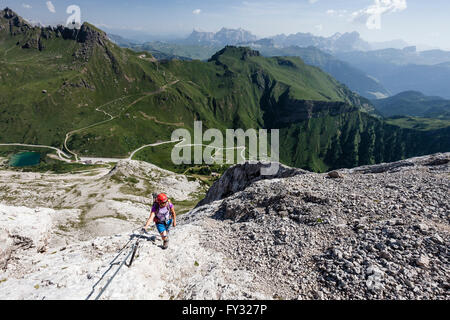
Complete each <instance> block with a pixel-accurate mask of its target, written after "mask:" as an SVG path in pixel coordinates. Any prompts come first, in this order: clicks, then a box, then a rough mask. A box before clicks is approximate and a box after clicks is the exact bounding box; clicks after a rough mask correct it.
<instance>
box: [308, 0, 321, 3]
mask: <svg viewBox="0 0 450 320" xmlns="http://www.w3.org/2000/svg"><path fill="white" fill-rule="evenodd" d="M317 1H319V0H309V3H311V4H313V3H316V2H317Z"/></svg>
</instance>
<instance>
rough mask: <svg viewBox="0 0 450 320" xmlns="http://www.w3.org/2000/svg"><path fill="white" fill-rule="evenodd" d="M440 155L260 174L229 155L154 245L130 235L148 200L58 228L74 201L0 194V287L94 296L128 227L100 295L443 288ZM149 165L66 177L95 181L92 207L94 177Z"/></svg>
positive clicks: (103, 179) (312, 294) (1, 293)
mask: <svg viewBox="0 0 450 320" xmlns="http://www.w3.org/2000/svg"><path fill="white" fill-rule="evenodd" d="M449 163H450V154H449V153H447V154H437V155H434V156H426V157H420V158H413V159H408V160H403V161H399V162H396V163H389V164H380V165H376V166H365V167H359V168H355V169H343V170H339V171H335V172H332V173H328V174H317V173H309V172H306V171H302V170H297V169H291V168H287V167H283V166H281V167H280V171H279V173H278V175H277V176H275V177H272V178H267V177H261V176H259V173H258V168H259V167H260V166H261V165H258V164H245V165H239V166H235V167H233V168H231V169H229V171H227V172H226V173H225V174H224V175H223V177H222V178H221V179H220V180H219V181H218V182H216V184H215V185H213V186H212V187H211V188H210V190H209V192H208V194H207V196H206V198H205V200H204V201H203V202H202V203H201V204H200V205H199V206H198V207H197V208H195V209H194V210H192V211H191V212H189V213H188V214H185V215H183V216H180V217H179V221H178V222H179V223H178V226H177V227H176V228H175V229H173V231H172V233H171V241H170V246H169V249H167V250H165V251H163V250H162V249H161V247H160V239H159V236H158V235H157V233H156V232H155V230H154V229H152V230H150V232H149V234H144V235H142V236H139V234H138V231H137V230H138V229H139V227H140V226H142V224H143V223H144V222H145V219H146V218H147V215H148V208H149V203H144V202H141V203H139V199H140V198H139V197H135V198H134V197H130V198H129V200H128V201H125V202H121V206H120V208H119V212H121V213H122V214H124V215H127V216H128V217H129V218H128V219H127V221H123V220H121V219H118V218H117V216H116V217H114V216H103V217H102V218H100V220H98V221H97V219H95V218H94V219H91V220H90V223H94V222H95V221H97V222H98V224H97V225H96V228H97V229H98V232H97V233H96V232H93V231H92V230H93V229H94V230H96V228H95V227H94V228H92V227H93V225H91V229H90V230H91V231H90V232H84V233H82V232H81V231H80V230H86V229H89V228H88V227H87V226H86V225H85V226H79V229H76V228H71V227H68V226H70V223H69V222H70V221H71V219H74V218H76V217H77V215H79V211H77V210H76V208H75V206H72V208H69V207H67V208H52V209H50V208H44V205H45V201H43V202H39V201H38V200H34V202H31V203H27V202H26V201H25V199H24V198H21V197H16V198H14V197H12V198H11V197H10V198H8V197H7V194H2V195H1V199H2V200H1V203H0V221H1V223H0V226H1V228H0V230H1V231H0V257H1V261H0V262H1V263H2V271H0V298H2V299H85V298H87V297H89V298H91V299H93V298H95V297H96V296H97V295H98V293H99V291H100V289H101V288H103V287H104V286H105V285H106V282H107V281H108V279H109V278H110V277H111V276H112V275H113V272H114V271H115V270H116V269H114V268H117V267H118V263H120V262H121V261H122V260H123V259H124V258H125V257H126V255H127V254H128V253H129V252H130V249H132V245H133V243H134V242H135V241H136V240H137V239H138V238H140V246H139V249H138V251H137V252H138V253H137V256H136V258H135V260H134V262H133V265H132V266H131V267H129V268H128V267H126V266H123V268H122V269H121V270H120V272H119V273H118V274H117V276H116V277H115V278H114V281H113V282H111V284H110V285H109V287H107V289H106V290H105V292H104V293H103V295H102V296H101V297H100V298H101V299H448V298H449V295H448V289H449V277H448V269H449V261H448V247H449V231H450V228H449V220H448V219H449V212H450V201H449V200H450V199H449V190H450V182H449V173H450V165H449ZM142 165H144V166H143V167H142ZM148 169H149V168H148V167H147V166H146V165H145V164H143V163H140V162H137V161H133V162H131V163H130V162H124V163H121V164H120V165H119V166H118V167H117V168H116V169H115V170H113V171H112V172H110V173H107V172H99V173H98V175H97V176H95V175H92V176H90V177H87V176H85V177H84V178H83V179H85V180H81V176H77V179H80V180H79V182H78V184H79V187H80V186H81V185H84V186H85V188H86V189H89V188H91V187H92V186H93V185H94V183H93V182H94V181H96V185H97V186H98V188H99V189H102V190H104V194H105V195H104V196H103V197H100V198H99V200H98V203H99V205H100V204H102V203H103V205H104V207H103V208H105V207H108V206H110V205H112V202H111V200H110V199H108V196H107V194H108V191H107V189H108V188H107V187H106V188H105V187H104V184H105V183H106V184H108V183H111V184H112V183H113V182H117V181H115V180H114V179H116V180H120V181H126V180H127V177H130V173H131V174H132V176H137V177H139V176H140V174H144V173H145V172H149V171H148ZM153 170H157V171H158V172H162V171H160V170H158V169H156V168H153ZM1 173H2V176H3V177H8V176H14V179H10V180H7V179H2V180H1V181H2V183H3V186H2V190H4V186H9V185H12V184H14V183H18V182H19V181H22V186H23V188H24V189H26V188H27V186H29V188H30V189H33V188H32V187H31V186H32V182H31V181H29V180H28V181H26V180H25V178H24V176H22V175H23V174H18V173H13V174H12V173H10V172H8V171H3V172H1ZM138 173H140V174H138ZM111 177H116V178H113V179H112V180H111ZM140 177H141V178H142V176H140ZM61 178H62V177H61ZM168 178H170V177H168ZM173 178H174V179H175V180H178V179H179V184H178V185H179V186H180V187H181V188H180V189H179V190H180V192H182V191H183V190H184V191H186V189H187V188H183V187H182V186H189V183H188V182H187V181H186V180H184V181H182V180H183V179H182V177H178V178H177V176H173ZM45 179H48V177H46V176H44V175H42V176H41V181H43V180H45ZM65 179H67V177H65ZM89 179H90V182H89ZM63 180H64V178H63V179H62V181H60V182H58V183H59V184H62V183H63ZM175 180H172V182H171V184H172V185H174V186H175V187H174V188H175V189H176V188H177V187H176V186H177V182H176V181H175ZM3 181H6V182H3ZM108 181H109V182H108ZM36 182H37V181H36ZM53 183H54V184H57V183H55V181H54V180H53ZM117 183H121V182H117ZM122 183H123V182H122ZM47 187H48V186H47ZM111 188H113V187H110V189H111ZM191 188H192V190H195V185H192V186H191ZM56 189H58V188H56ZM44 190H45V191H44ZM122 190H123V189H122ZM49 191H50V190H49V189H44V188H42V189H40V190H39V191H38V193H39V194H40V197H42V199H44V196H45V195H46V194H48V193H49ZM24 192H25V191H24ZM112 193H113V192H112ZM9 194H10V195H15V194H18V193H17V192H10V193H9ZM82 194H83V193H82ZM174 194H175V193H174ZM185 194H186V193H185ZM40 197H36V199H38V198H40ZM175 197H181V194H180V195H178V196H175ZM31 199H33V197H31ZM147 199H148V198H147ZM46 201H47V204H49V203H50V200H46ZM83 201H86V199H84V200H83ZM113 201H114V200H113ZM33 203H34V204H39V206H35V205H33ZM116 204H117V203H116ZM48 206H49V205H48ZM102 210H104V209H102V208H99V209H98V213H99V212H102ZM103 213H104V211H103ZM91 218H92V216H91ZM125 222H126V223H125ZM123 223H125V224H123ZM117 225H119V226H120V227H117ZM64 226H65V227H66V228H64ZM102 226H108V228H102ZM115 226H116V227H115ZM133 229H134V231H133ZM81 233H82V234H83V235H84V236H83V237H80V236H75V235H77V234H81ZM127 261H129V259H128V260H127Z"/></svg>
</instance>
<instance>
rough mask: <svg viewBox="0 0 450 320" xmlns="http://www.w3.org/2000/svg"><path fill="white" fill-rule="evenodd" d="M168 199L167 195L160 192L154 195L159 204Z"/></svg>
mask: <svg viewBox="0 0 450 320" xmlns="http://www.w3.org/2000/svg"><path fill="white" fill-rule="evenodd" d="M167 200H168V198H167V196H166V195H165V194H164V193H160V194H158V196H157V197H156V201H157V202H158V203H160V204H164V203H166V202H167Z"/></svg>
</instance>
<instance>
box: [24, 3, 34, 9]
mask: <svg viewBox="0 0 450 320" xmlns="http://www.w3.org/2000/svg"><path fill="white" fill-rule="evenodd" d="M22 7H24V8H25V9H31V8H32V7H31V6H30V5H29V4H26V3H23V4H22Z"/></svg>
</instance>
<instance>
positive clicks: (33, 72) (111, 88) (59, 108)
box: [0, 8, 450, 172]
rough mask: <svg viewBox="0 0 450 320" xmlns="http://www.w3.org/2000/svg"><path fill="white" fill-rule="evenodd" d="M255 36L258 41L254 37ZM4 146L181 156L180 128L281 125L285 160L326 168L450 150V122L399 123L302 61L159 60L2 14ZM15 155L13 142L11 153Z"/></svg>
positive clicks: (90, 30)
mask: <svg viewBox="0 0 450 320" xmlns="http://www.w3.org/2000/svg"><path fill="white" fill-rule="evenodd" d="M250 40H251V39H250ZM0 67H1V68H0V127H1V131H0V143H2V144H13V143H14V144H29V145H44V146H50V147H53V148H55V149H58V150H60V151H61V152H62V151H64V153H65V154H67V155H69V156H70V157H71V159H72V160H73V159H78V157H103V158H127V157H129V156H133V158H134V159H138V160H144V161H148V162H151V163H154V164H156V165H159V166H161V167H163V168H166V169H170V170H174V171H176V170H178V169H179V168H178V169H177V168H175V166H173V165H172V164H169V162H170V161H168V159H170V152H171V148H170V147H171V146H172V144H169V147H167V145H161V146H152V147H149V148H143V149H142V150H140V151H139V152H136V153H134V152H133V150H138V149H139V148H141V147H142V146H145V145H149V144H155V143H158V142H161V141H170V139H171V133H172V132H173V131H174V130H175V129H177V128H186V129H188V130H191V131H192V130H193V125H194V121H195V120H201V121H203V126H204V127H205V128H218V129H219V130H225V129H227V128H234V129H237V128H242V129H244V130H245V129H249V128H255V129H261V128H265V129H280V144H281V145H280V150H281V152H280V154H281V156H280V157H281V158H280V160H281V162H282V163H284V164H286V165H289V166H294V167H298V168H303V169H308V170H312V171H316V172H324V171H328V170H331V169H337V168H343V167H348V168H349V167H356V166H360V165H367V164H375V163H380V162H390V161H395V160H399V159H403V158H407V157H412V156H420V155H425V154H432V153H436V152H446V151H450V127H439V128H437V129H434V130H420V129H414V128H408V127H404V126H399V125H395V124H392V123H388V122H386V121H384V120H383V118H382V117H381V116H379V115H378V114H377V112H376V110H375V108H374V107H373V105H372V103H371V102H370V101H369V100H368V99H366V98H363V97H361V96H360V95H358V94H357V93H355V92H353V91H351V90H350V89H349V88H348V87H347V86H345V85H343V84H342V83H340V82H338V81H337V80H336V79H334V78H333V77H332V76H331V75H329V74H328V73H325V72H323V71H322V70H321V69H319V68H318V67H313V66H310V65H307V64H305V62H304V61H303V60H302V59H301V58H299V57H295V56H292V57H282V56H276V57H263V56H262V55H261V54H260V53H259V52H258V51H256V50H253V49H251V48H249V47H237V46H225V47H224V48H222V49H221V50H219V51H218V52H216V53H215V54H214V55H213V56H212V57H211V58H210V59H209V60H208V61H205V62H203V61H199V60H194V61H182V60H178V59H172V60H157V59H156V58H154V57H153V56H152V55H151V54H150V53H149V52H146V51H140V52H139V51H133V50H131V49H127V48H121V47H119V46H117V45H116V44H114V43H113V42H111V41H110V40H109V38H108V37H107V35H106V34H105V32H103V31H102V30H100V29H98V28H96V27H95V26H93V25H91V24H89V23H84V24H83V25H82V26H81V28H80V29H69V28H66V27H62V26H58V27H36V26H32V25H31V24H30V23H28V22H27V21H25V20H24V19H22V18H21V17H19V16H18V15H17V14H16V13H15V12H13V11H12V10H11V9H8V8H7V9H5V10H3V11H1V12H0ZM0 148H2V150H6V151H3V152H8V150H9V149H8V147H5V146H3V147H0Z"/></svg>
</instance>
